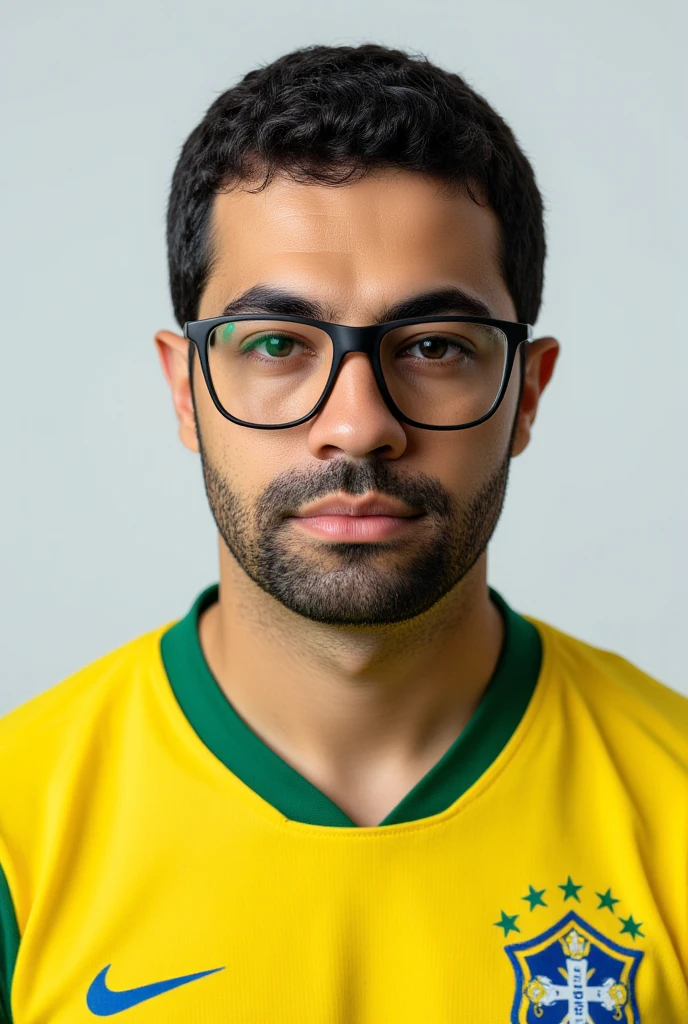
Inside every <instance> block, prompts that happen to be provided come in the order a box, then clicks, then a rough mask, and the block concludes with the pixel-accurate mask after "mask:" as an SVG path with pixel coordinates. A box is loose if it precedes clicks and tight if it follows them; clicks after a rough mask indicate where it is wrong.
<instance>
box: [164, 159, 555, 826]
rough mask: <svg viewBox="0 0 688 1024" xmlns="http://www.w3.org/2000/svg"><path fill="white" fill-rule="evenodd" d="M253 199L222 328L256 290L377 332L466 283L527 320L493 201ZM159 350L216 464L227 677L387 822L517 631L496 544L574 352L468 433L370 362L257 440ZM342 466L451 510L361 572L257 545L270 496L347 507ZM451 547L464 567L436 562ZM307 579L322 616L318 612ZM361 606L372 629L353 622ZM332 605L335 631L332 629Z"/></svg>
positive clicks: (324, 189)
mask: <svg viewBox="0 0 688 1024" xmlns="http://www.w3.org/2000/svg"><path fill="white" fill-rule="evenodd" d="M251 186H252V183H247V184H246V185H244V186H243V187H240V188H237V189H234V190H232V191H231V192H228V193H225V194H222V195H220V196H218V197H216V199H215V203H214V208H213V220H212V235H213V240H214V244H215V251H216V259H215V262H214V266H213V269H212V272H211V274H210V277H209V279H208V281H207V285H206V287H205V289H204V292H203V295H202V299H201V303H200V307H199V310H198V318H199V319H203V318H207V317H213V316H218V315H220V314H221V312H222V310H223V307H224V306H225V304H226V303H227V302H228V301H230V300H231V299H233V298H235V297H237V296H238V295H240V294H241V293H243V292H244V291H245V290H246V289H248V288H250V287H253V286H255V285H259V284H268V285H272V286H278V287H280V288H283V289H285V290H287V291H289V292H294V293H298V294H300V295H303V296H304V297H306V298H308V299H311V300H316V301H318V302H319V303H321V304H322V305H323V306H324V307H326V309H327V312H328V315H327V316H325V317H324V319H329V320H332V321H335V322H339V323H343V324H350V325H365V324H372V323H374V322H375V321H376V320H378V319H379V318H380V316H381V311H382V310H383V309H384V308H385V307H386V306H388V305H390V304H391V303H394V302H398V301H401V300H403V299H407V298H409V297H413V296H416V295H418V294H420V293H423V292H426V291H430V290H434V289H436V288H439V287H445V286H448V285H456V286H459V287H461V288H463V289H464V290H465V291H467V292H468V293H469V294H471V295H472V296H475V297H476V298H479V299H481V300H483V301H484V302H486V303H487V304H488V305H489V306H490V308H491V311H492V312H491V315H492V316H494V317H496V318H499V319H504V320H516V319H517V315H516V310H515V307H514V303H513V300H512V298H511V296H510V294H509V292H508V290H507V288H506V285H505V283H504V281H503V280H502V277H501V275H500V272H499V263H498V257H497V253H498V250H499V238H500V230H499V223H498V220H497V218H496V216H495V214H494V213H493V211H492V210H491V209H490V208H489V207H488V206H487V205H482V206H478V205H476V204H475V203H473V202H472V200H471V199H470V198H469V197H468V196H467V195H465V194H463V193H462V194H459V195H450V194H448V193H447V191H446V190H444V189H442V188H440V187H438V183H437V182H435V181H433V180H432V179H430V178H428V177H426V176H424V175H419V174H415V173H411V172H406V171H399V170H396V169H395V170H387V169H385V170H379V171H375V172H374V173H370V174H368V175H367V176H366V177H365V178H363V179H362V180H360V181H358V182H356V183H354V184H349V185H346V186H343V187H330V186H322V185H315V184H311V183H309V184H297V183H295V182H292V181H290V180H289V179H288V178H286V177H277V178H276V179H275V180H274V181H273V183H272V184H271V185H270V186H268V188H267V189H265V190H264V191H263V192H259V193H255V194H250V193H249V192H247V191H246V188H249V187H251ZM256 312H258V311H257V310H256ZM265 312H268V311H267V310H266V311H265ZM452 312H455V310H454V311H452ZM156 344H157V348H158V353H159V357H160V361H161V365H162V368H163V372H164V374H165V377H166V379H167V381H168V383H169V386H170V389H171V392H172V398H173V402H174V408H175V412H176V415H177V419H178V422H179V437H180V439H181V441H182V443H183V444H184V445H185V446H186V447H187V448H188V449H189V450H190V451H193V452H199V451H200V453H201V456H202V463H203V471H204V478H205V483H206V490H207V493H208V497H209V500H210V504H211V508H212V510H213V513H214V515H215V519H216V523H217V524H218V528H219V529H218V541H219V562H220V599H219V601H218V603H217V604H216V605H214V606H212V607H211V608H210V609H209V610H208V611H207V612H206V613H205V614H204V615H203V617H202V618H201V622H200V627H199V634H200V640H201V646H202V648H203V651H204V654H205V657H206V659H207V661H208V664H209V666H210V669H211V671H212V673H213V675H214V676H215V678H216V679H217V681H218V683H219V685H220V687H221V688H222V690H223V691H224V693H225V694H226V696H227V698H228V699H229V700H230V701H231V703H232V704H233V706H234V707H235V709H236V710H237V712H238V713H239V714H240V715H241V717H242V718H243V719H244V720H245V721H246V722H247V723H248V725H249V726H250V727H251V728H252V729H253V730H254V732H256V733H257V734H258V735H259V736H260V737H261V738H262V739H263V740H264V742H266V743H267V744H268V745H269V746H270V747H272V749H273V750H275V751H276V752H277V753H278V754H279V755H280V756H281V757H283V758H284V759H285V760H286V761H288V762H289V763H290V764H291V765H292V766H293V767H294V768H295V769H296V770H297V771H299V772H300V773H301V774H302V775H303V776H305V777H306V778H307V779H309V780H310V781H311V782H312V783H313V784H314V785H315V786H317V787H318V788H319V789H320V790H322V791H323V792H324V793H326V794H327V795H328V796H329V797H330V798H331V799H332V800H333V801H334V802H335V803H337V804H338V805H339V806H340V807H341V808H342V809H343V810H344V811H345V812H346V813H347V814H348V815H349V816H350V817H351V818H352V820H353V821H355V822H356V824H358V825H360V826H372V825H376V824H378V823H379V822H380V821H381V820H383V818H384V817H385V816H386V815H387V814H388V813H389V811H390V810H392V808H393V807H395V806H396V804H398V803H399V801H400V800H401V799H402V798H403V796H404V795H405V794H406V793H407V792H408V791H409V790H410V789H411V788H412V787H413V786H414V785H415V784H416V783H417V782H418V781H419V780H420V779H421V778H422V777H423V776H424V775H425V774H426V773H427V772H428V771H429V769H430V768H431V767H432V766H433V765H434V764H435V763H436V762H437V761H438V760H439V758H440V757H441V756H442V755H443V754H444V753H445V751H446V750H447V749H448V748H449V746H451V744H452V743H453V742H454V740H455V739H456V737H457V736H458V735H459V734H460V733H461V731H462V730H463V729H464V727H465V726H466V724H467V723H468V721H469V720H470V718H471V715H472V714H473V712H474V710H475V708H476V707H477V705H478V703H479V701H480V698H481V696H482V694H483V693H484V691H485V688H486V686H487V684H488V683H489V680H490V678H491V676H492V674H493V672H494V669H495V666H496V664H497V660H498V658H499V653H500V649H501V645H502V641H503V627H502V622H501V617H500V615H499V613H498V612H497V610H496V608H495V607H494V605H493V604H492V602H491V601H490V600H489V596H488V589H487V552H486V547H487V543H488V541H489V538H490V536H491V534H492V531H493V530H494V527H495V525H496V521H497V519H498V517H499V513H500V511H501V504H502V500H503V496H504V489H505V486H506V476H507V473H508V467H509V464H510V459H511V458H513V457H515V456H517V455H519V454H520V453H521V452H522V451H523V450H524V449H525V448H526V446H527V445H528V443H529V440H530V434H531V428H532V425H533V421H534V419H535V415H536V412H537V408H538V403H539V400H540V396H541V394H542V392H543V390H544V388H545V387H546V385H547V383H548V381H549V380H550V378H551V376H552V372H553V370H554V365H555V362H556V359H557V355H558V351H559V345H558V342H557V341H556V340H555V339H554V338H551V337H542V338H538V339H537V340H536V341H535V342H534V343H533V344H531V345H530V346H528V353H527V366H526V374H525V380H524V387H523V393H522V399H521V402H520V406H519V405H518V392H519V378H520V370H519V365H520V364H519V361H518V360H517V362H516V364H515V366H514V371H513V373H512V377H511V380H510V383H509V387H508V389H507V393H506V395H505V398H504V400H503V402H502V405H501V406H500V408H499V409H498V411H497V412H496V413H495V415H494V416H492V418H491V419H489V420H487V421H486V422H485V423H483V424H481V425H480V426H477V427H473V428H470V429H468V430H463V431H430V430H424V429H422V428H417V427H411V426H408V425H407V424H404V423H402V422H400V421H399V420H397V419H396V418H395V417H394V416H393V415H392V414H391V412H390V411H389V410H388V408H387V406H386V405H385V403H384V401H383V399H382V396H381V395H380V392H379V390H378V388H377V385H376V383H375V379H374V376H373V372H372V368H371V365H370V363H369V361H368V359H367V357H366V356H365V355H364V354H362V353H350V354H349V355H347V356H346V357H345V360H344V363H343V366H342V369H341V372H340V375H339V377H338V379H337V382H336V385H335V388H334V391H333V392H332V394H331V396H330V398H329V400H328V401H327V403H326V405H325V406H324V408H323V409H322V410H321V411H320V412H319V413H318V414H317V416H316V417H314V418H313V419H311V420H310V421H308V422H307V423H304V424H302V425H301V426H298V427H292V428H288V429H284V430H270V431H267V430H255V429H251V428H247V427H242V426H239V425H236V424H233V423H231V422H230V421H229V420H227V419H225V418H224V417H222V416H221V415H220V413H219V412H218V411H217V410H216V408H215V407H214V405H213V403H212V400H211V398H210V395H209V394H208V391H207V388H206V386H205V383H204V381H203V377H202V373H201V371H200V366H199V365H198V361H197V356H196V365H195V368H194V386H193V395H192V388H191V386H190V382H189V376H188V371H187V352H188V349H187V345H188V343H187V342H186V340H185V339H184V338H183V337H181V336H180V335H179V334H177V333H174V332H171V331H166V330H161V331H159V332H158V334H157V335H156ZM194 402H195V409H194ZM517 406H518V407H517ZM199 436H200V443H199ZM345 465H346V466H348V467H352V472H353V474H354V477H353V479H355V480H356V482H357V483H358V484H359V485H361V486H360V487H359V489H358V491H357V492H356V493H357V494H360V493H361V492H362V491H365V490H366V487H368V486H372V487H373V488H375V486H377V490H378V493H380V492H381V493H385V486H384V485H385V484H386V483H387V482H389V481H393V482H395V484H397V485H398V487H399V488H400V490H399V491H398V494H399V495H402V494H408V495H411V496H416V497H418V495H420V496H421V498H422V497H423V495H429V496H430V497H432V496H435V497H436V498H438V499H440V498H442V499H444V500H445V501H446V503H447V508H448V509H449V510H450V511H449V513H448V515H447V516H445V517H443V516H441V515H438V514H435V513H428V514H426V515H425V516H423V517H422V519H421V520H419V521H418V523H417V524H416V525H414V526H413V527H412V528H411V529H409V530H408V531H405V532H404V534H403V535H402V536H400V537H399V538H397V539H396V540H395V542H394V543H393V544H391V545H387V546H386V547H385V546H378V549H377V550H376V546H375V545H358V548H359V557H351V556H350V555H347V554H346V552H345V551H344V548H343V547H342V546H341V545H339V544H338V543H337V542H330V543H328V542H325V541H323V540H322V539H320V538H317V537H312V536H309V535H308V534H307V533H306V532H304V531H302V530H301V529H299V528H298V527H297V526H294V524H293V523H291V522H290V521H289V520H288V519H285V518H273V519H272V520H268V521H269V522H270V524H271V530H270V531H268V533H265V532H263V533H261V520H260V516H259V514H258V510H259V509H260V508H261V507H262V508H264V507H265V502H266V500H267V498H271V503H270V502H268V508H269V509H270V512H271V514H272V515H273V517H278V515H281V514H285V515H286V513H287V512H288V511H290V510H288V509H286V508H285V507H284V506H279V500H280V496H282V497H283V496H284V495H285V494H291V496H292V497H293V495H294V494H299V493H302V494H304V495H305V493H306V491H305V490H303V487H304V486H306V485H308V484H311V485H312V484H313V483H314V484H315V495H316V496H317V498H321V497H323V496H325V495H326V494H327V495H332V494H333V493H337V494H339V495H340V496H341V495H342V493H343V491H342V490H336V492H333V491H332V490H331V489H328V484H331V483H332V481H335V482H336V483H337V484H341V483H342V481H343V479H344V477H343V476H341V474H340V470H341V469H342V468H344V466H345ZM357 474H358V475H357ZM366 481H368V483H367V484H366ZM423 487H426V488H427V489H426V490H425V491H424V490H423ZM290 488H291V491H290ZM299 488H302V489H301V490H299ZM404 488H406V490H404ZM419 488H420V489H419ZM344 490H346V488H345V489H344ZM353 490H354V491H355V488H354V489H353ZM387 493H393V491H388V492H387ZM266 496H267V497H266ZM309 500H312V496H311V498H310V499H309ZM261 502H262V504H261ZM421 505H422V502H421ZM428 507H431V508H432V507H434V506H432V504H430V505H429V506H428ZM471 509H472V510H473V512H474V514H473V516H472V517H471V515H470V514H469V513H470V510H471ZM476 510H477V513H478V514H475V513H476ZM262 522H263V525H265V520H263V521H262ZM267 537H270V538H272V539H271V541H270V543H272V544H273V549H272V556H274V557H276V556H277V555H279V558H280V559H282V561H280V562H278V563H275V562H274V560H273V562H272V563H271V564H272V566H273V569H274V570H275V571H274V572H273V576H272V577H271V576H270V573H269V571H268V570H266V569H265V564H267V562H266V559H265V558H263V564H262V566H261V561H260V558H258V556H257V554H256V553H257V552H259V551H260V550H261V545H263V544H265V543H266V542H267V541H266V538H267ZM443 542H444V543H445V544H446V551H447V552H448V554H447V557H446V558H444V559H439V560H437V559H436V557H435V554H433V552H435V553H436V552H437V551H438V550H442V544H443ZM433 545H434V546H433ZM361 548H364V549H365V550H363V551H360V549H361ZM423 559H425V562H423ZM433 559H435V561H433ZM447 563H449V568H447ZM285 565H286V566H288V567H290V572H291V575H290V572H285V571H283V570H284V566H285ZM418 565H425V567H426V568H427V567H428V566H430V568H431V569H432V567H433V566H435V567H436V569H437V572H436V573H433V572H432V571H431V572H429V574H428V576H427V579H426V580H425V582H424V583H422V582H419V584H418V588H417V589H418V592H419V593H420V594H421V595H422V597H423V601H424V605H423V606H422V607H420V608H415V609H413V610H410V611H409V608H410V605H408V603H407V606H406V607H407V611H406V613H405V617H404V618H402V619H401V621H390V616H389V614H387V612H388V611H389V608H388V606H389V604H390V602H389V600H388V597H389V593H390V588H391V587H392V586H393V585H395V583H397V584H398V583H399V581H400V580H401V581H402V582H404V581H405V583H406V584H407V586H406V590H405V591H404V594H405V595H406V598H407V599H409V600H410V598H409V595H410V594H411V593H412V592H413V587H412V586H408V584H409V581H410V583H411V584H412V583H413V581H414V579H415V578H416V576H417V574H418V568H417V567H418ZM278 569H279V571H277V570H278ZM442 572H444V576H442ZM261 573H263V576H261ZM414 573H415V574H416V576H414ZM333 574H337V575H336V576H335V575H333ZM452 574H453V575H452ZM418 578H419V579H420V577H418ZM333 579H336V580H337V587H338V588H339V589H335V590H333V588H332V586H330V581H331V580H333ZM437 579H440V580H441V582H440V583H439V584H437ZM433 581H434V582H433ZM310 583H312V584H313V587H314V593H315V595H316V598H317V600H316V603H315V605H313V606H312V607H310V606H308V605H307V604H304V602H305V600H306V598H305V597H304V594H305V593H306V592H307V591H308V590H309V586H307V584H310ZM433 585H435V586H436V587H437V586H439V589H440V591H441V592H440V593H434V592H433ZM278 587H281V590H279V589H277V590H276V589H275V588H278ZM333 594H340V595H341V601H340V605H339V606H338V605H337V602H336V600H334V598H333ZM357 595H358V598H357ZM376 595H377V597H376ZM357 600H358V602H359V605H358V606H357V603H356V602H357ZM360 606H363V607H365V608H366V615H364V616H362V617H361V616H359V619H360V620H361V621H357V620H356V610H357V607H360ZM376 607H378V608H379V609H380V615H379V617H378V620H377V621H376V619H375V608H376ZM323 609H325V611H326V612H327V614H325V615H322V614H321V615H320V618H321V619H323V618H324V619H328V616H329V620H328V621H319V620H318V614H319V612H322V611H323ZM318 610H319V611H318ZM339 613H341V614H340V617H339V619H338V614H339Z"/></svg>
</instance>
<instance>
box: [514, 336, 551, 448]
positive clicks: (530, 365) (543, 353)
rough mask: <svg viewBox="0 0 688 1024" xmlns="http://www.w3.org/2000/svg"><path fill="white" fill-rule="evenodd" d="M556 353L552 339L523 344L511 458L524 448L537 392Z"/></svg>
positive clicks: (546, 376) (532, 418)
mask: <svg viewBox="0 0 688 1024" xmlns="http://www.w3.org/2000/svg"><path fill="white" fill-rule="evenodd" d="M558 355H559V342H558V341H557V339H556V338H536V339H535V341H533V342H531V343H530V344H529V345H527V346H526V369H525V378H524V381H523V393H522V395H521V405H520V406H519V410H518V420H517V423H516V430H515V432H514V441H513V446H512V449H511V456H512V458H513V457H514V456H516V455H520V454H521V452H522V451H523V450H524V449H525V448H527V447H528V442H529V441H530V431H531V427H532V426H533V423H534V422H535V416H536V413H537V409H538V403H539V401H540V395H541V394H542V392H543V391H544V390H545V388H546V387H547V385H548V384H549V381H550V378H551V376H552V374H553V373H554V364H555V363H556V361H557V357H558Z"/></svg>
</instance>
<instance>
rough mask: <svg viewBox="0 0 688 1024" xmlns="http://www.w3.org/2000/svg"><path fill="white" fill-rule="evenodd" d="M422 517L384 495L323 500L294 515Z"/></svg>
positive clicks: (304, 517)
mask: <svg viewBox="0 0 688 1024" xmlns="http://www.w3.org/2000/svg"><path fill="white" fill-rule="evenodd" d="M418 515H422V512H420V511H419V510H417V509H414V508H409V506H408V505H404V504H403V502H400V501H396V500H395V499H394V498H388V497H385V496H384V495H375V494H371V495H367V496H366V497H364V498H361V499H358V500H357V499H352V498H349V497H346V498H345V497H341V498H332V497H329V498H323V499H322V500H321V501H316V502H314V503H313V504H311V505H307V506H306V508H304V509H301V511H300V512H297V513H296V514H295V517H296V518H298V519H308V518H311V517H313V516H392V517H394V518H404V519H406V518H411V517H413V516H418Z"/></svg>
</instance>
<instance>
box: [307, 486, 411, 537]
mask: <svg viewBox="0 0 688 1024" xmlns="http://www.w3.org/2000/svg"><path fill="white" fill-rule="evenodd" d="M423 515H424V513H423V512H422V511H420V510H418V509H414V508H410V507H409V506H408V505H404V504H403V502H400V501H397V500H395V499H394V498H389V497H387V496H386V495H381V494H369V495H366V496H365V497H363V498H358V499H356V498H352V497H351V496H350V495H341V496H337V497H329V498H324V499H322V500H321V501H317V502H314V503H312V504H311V505H307V506H306V508H305V509H303V510H301V511H299V512H298V513H296V514H295V515H294V516H291V517H290V521H291V522H292V523H293V524H294V525H295V526H296V527H297V529H300V530H302V531H303V532H305V533H309V534H310V535H311V536H315V537H320V538H321V539H325V540H330V541H333V540H343V541H349V542H351V541H355V542H365V541H381V540H389V539H391V538H393V537H397V536H401V535H402V534H404V533H406V532H408V531H409V530H410V529H412V528H413V527H414V525H415V524H416V523H417V522H418V520H419V519H421V518H422V517H423Z"/></svg>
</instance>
